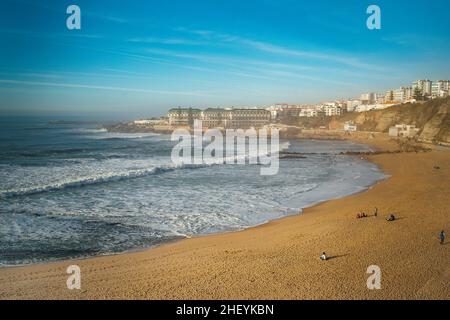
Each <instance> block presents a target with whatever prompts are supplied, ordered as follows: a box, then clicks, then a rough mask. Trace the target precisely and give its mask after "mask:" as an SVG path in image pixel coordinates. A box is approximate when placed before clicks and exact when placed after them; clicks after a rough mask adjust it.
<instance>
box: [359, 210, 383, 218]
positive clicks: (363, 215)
mask: <svg viewBox="0 0 450 320" xmlns="http://www.w3.org/2000/svg"><path fill="white" fill-rule="evenodd" d="M373 216H374V217H375V218H376V217H378V208H375V211H374V212H373ZM367 217H369V216H368V215H367V214H366V213H365V212H364V211H361V212H359V213H358V214H356V219H362V218H367Z"/></svg>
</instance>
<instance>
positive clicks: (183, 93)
mask: <svg viewBox="0 0 450 320" xmlns="http://www.w3.org/2000/svg"><path fill="white" fill-rule="evenodd" d="M0 83H4V84H15V85H30V86H46V87H62V88H74V89H92V90H109V91H123V92H137V93H151V94H163V95H181V96H209V95H208V94H206V93H205V92H199V91H168V90H150V89H140V88H126V87H113V86H98V85H90V84H75V83H60V82H41V81H22V80H11V79H0Z"/></svg>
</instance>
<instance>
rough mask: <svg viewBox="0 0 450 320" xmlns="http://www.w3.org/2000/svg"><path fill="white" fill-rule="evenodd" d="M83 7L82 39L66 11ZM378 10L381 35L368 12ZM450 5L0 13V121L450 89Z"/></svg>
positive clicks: (59, 2)
mask: <svg viewBox="0 0 450 320" xmlns="http://www.w3.org/2000/svg"><path fill="white" fill-rule="evenodd" d="M70 4H76V5H78V6H79V7H80V8H81V30H68V29H67V28H66V18H67V16H68V15H67V14H66V8H67V7H68V6H69V5H70ZM370 4H377V5H378V6H380V8H381V15H382V18H381V19H382V21H381V23H382V26H381V27H382V28H381V30H369V29H367V27H366V19H367V17H368V15H367V14H366V9H367V7H368V6H369V5H370ZM448 12H450V2H449V1H448V0H435V1H411V0H410V1H406V0H398V1H392V0H389V1H379V0H372V1H361V0H346V1H339V2H336V1H324V0H316V1H301V0H258V1H256V0H255V1H253V0H252V1H250V0H247V1H245V0H240V1H235V0H227V1H222V0H205V1H195V0H190V1H187V0H184V1H173V0H164V1H162V0H161V1H151V0H147V1H126V2H125V1H115V0H109V1H92V0H90V1H84V0H83V1H82V0H72V1H64V0H54V1H32V0H28V1H25V0H24V1H19V0H2V1H1V3H0V38H1V41H0V49H1V50H0V112H2V113H3V114H4V113H8V114H14V113H21V114H27V113H30V114H32V113H33V114H48V113H50V114H94V113H95V114H99V115H110V116H111V115H115V116H117V117H124V118H133V117H142V116H153V115H162V114H164V113H165V112H166V111H167V109H168V108H170V107H173V106H186V107H188V106H196V107H207V106H219V107H223V106H261V105H263V106H266V105H270V104H272V103H276V102H288V103H309V102H319V101H323V100H328V99H334V98H348V97H355V96H359V94H360V93H362V92H366V91H381V92H383V91H385V90H387V89H389V88H396V87H399V86H401V85H404V84H410V82H411V81H413V80H415V79H419V78H431V79H448V78H450V58H449V56H450V55H449V54H448V52H449V48H450V41H449V40H450V19H448Z"/></svg>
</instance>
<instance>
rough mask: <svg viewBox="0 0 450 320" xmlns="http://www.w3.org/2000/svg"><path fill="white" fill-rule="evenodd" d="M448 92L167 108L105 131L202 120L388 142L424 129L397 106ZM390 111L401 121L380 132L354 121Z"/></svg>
mask: <svg viewBox="0 0 450 320" xmlns="http://www.w3.org/2000/svg"><path fill="white" fill-rule="evenodd" d="M449 87H450V81H449V80H437V81H431V80H417V81H414V82H413V83H412V84H411V85H410V86H401V87H400V88H398V89H390V90H387V91H386V92H384V93H375V92H368V93H363V94H361V95H360V97H359V98H357V99H340V100H335V101H327V102H322V103H317V104H288V103H277V104H274V105H271V106H269V107H254V108H234V107H230V108H206V109H203V110H202V109H199V108H181V107H178V108H172V109H170V110H169V111H168V113H167V116H165V117H161V118H150V119H140V120H135V121H133V122H131V123H127V124H120V125H117V126H115V127H109V128H108V129H109V130H112V131H115V130H116V131H125V132H139V131H156V132H163V133H170V132H171V131H172V130H173V129H174V128H180V127H184V128H190V127H192V125H193V124H194V121H195V120H201V121H202V126H203V128H205V129H207V128H222V129H228V128H242V129H246V128H258V127H264V126H269V127H277V128H278V129H281V130H284V131H285V132H286V131H288V130H290V131H293V130H295V129H301V130H303V132H307V130H313V132H314V134H316V133H317V132H319V131H322V132H321V134H323V131H327V132H326V134H327V135H329V134H330V132H332V131H334V132H340V134H342V133H348V134H350V133H352V132H356V131H365V132H369V131H383V132H386V133H387V134H388V135H389V136H391V137H407V138H414V137H416V136H418V135H419V133H421V129H423V126H424V124H421V123H419V122H420V121H419V122H417V121H413V120H411V117H409V116H408V115H407V114H406V113H407V111H405V109H404V108H402V109H397V107H396V106H402V105H403V106H405V105H412V106H415V105H419V106H421V105H422V104H426V103H431V102H433V101H434V100H437V99H438V98H446V97H449V96H450V93H449ZM394 106H395V107H394ZM389 107H394V108H390V109H389V110H393V112H397V111H398V112H397V116H396V118H397V119H398V121H400V122H393V121H391V120H392V119H390V118H389V117H388V119H387V120H386V121H382V120H380V119H378V120H376V121H375V122H378V127H376V128H375V127H371V124H370V120H368V118H367V116H363V117H362V118H361V117H358V115H359V114H361V115H363V113H364V112H367V111H374V112H375V111H383V110H385V109H387V108H389ZM389 112H391V111H389ZM436 112H437V111H436ZM416 116H417V115H416ZM430 117H431V115H430ZM419 118H420V117H418V119H419ZM399 119H403V120H399ZM396 121H397V120H396ZM402 121H405V122H402ZM383 123H384V124H383ZM428 140H430V139H428ZM431 140H432V138H431ZM431 140H430V141H431Z"/></svg>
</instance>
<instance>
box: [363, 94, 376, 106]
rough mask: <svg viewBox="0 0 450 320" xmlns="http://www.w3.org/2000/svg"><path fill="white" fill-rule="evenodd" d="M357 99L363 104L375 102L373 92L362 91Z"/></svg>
mask: <svg viewBox="0 0 450 320" xmlns="http://www.w3.org/2000/svg"><path fill="white" fill-rule="evenodd" d="M359 99H360V100H361V102H362V103H363V104H373V103H374V102H375V93H373V92H369V93H363V94H362V95H361V96H360V98H359Z"/></svg>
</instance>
